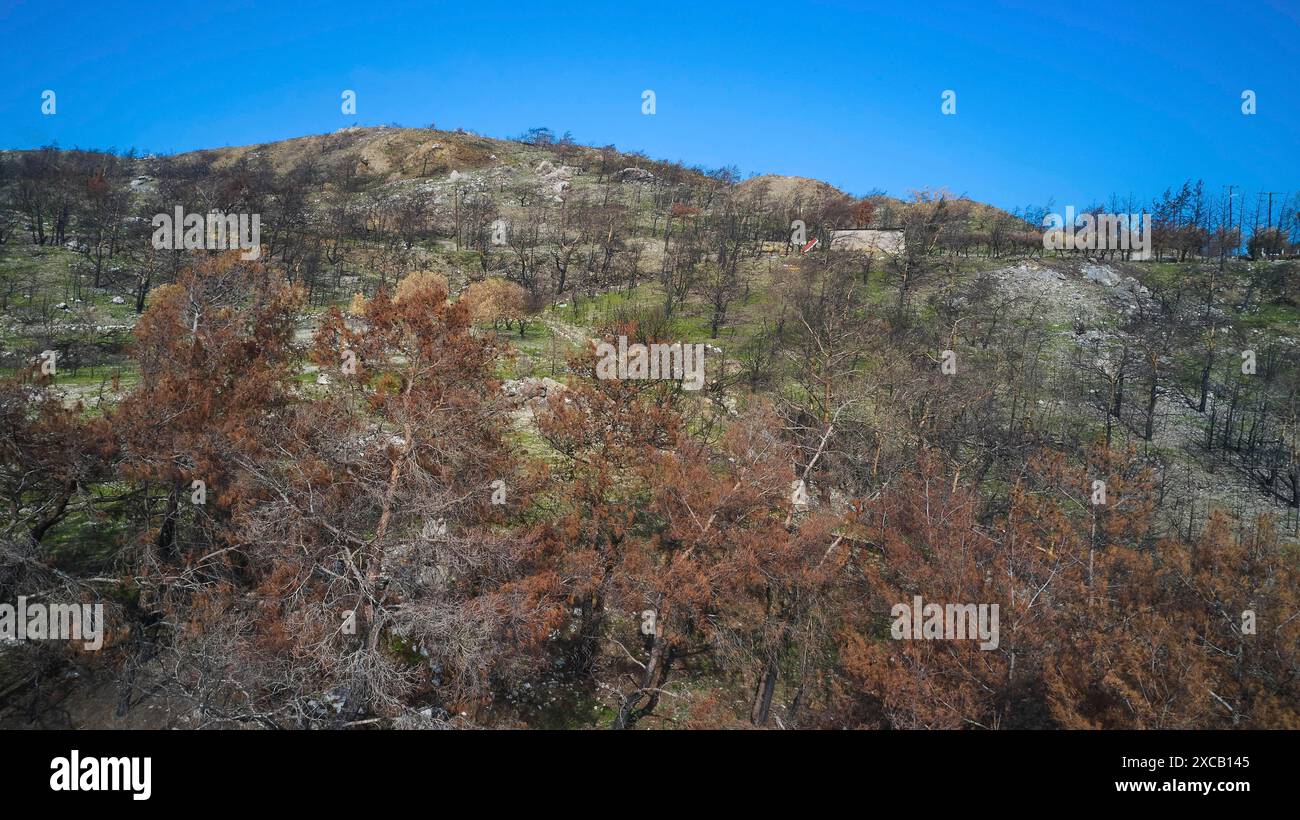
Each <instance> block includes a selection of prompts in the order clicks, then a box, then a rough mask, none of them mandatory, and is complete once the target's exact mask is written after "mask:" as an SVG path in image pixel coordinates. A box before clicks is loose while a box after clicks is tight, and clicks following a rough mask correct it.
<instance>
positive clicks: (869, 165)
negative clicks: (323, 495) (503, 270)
mask: <svg viewBox="0 0 1300 820" xmlns="http://www.w3.org/2000/svg"><path fill="white" fill-rule="evenodd" d="M112 6H117V7H112ZM1067 7H1073V8H1067ZM0 45H2V46H3V47H0V147H3V148H30V147H35V146H39V145H43V144H48V143H50V142H55V141H57V143H58V144H59V145H60V146H62V147H65V148H68V147H83V148H84V147H95V148H106V147H117V148H120V149H124V148H127V147H132V146H134V147H136V148H138V149H141V150H144V151H155V152H171V151H183V150H189V149H194V148H202V147H213V146H222V145H242V144H248V143H256V142H265V141H270V140H278V139H283V138H287V137H294V136H300V135H303V134H311V133H321V132H325V131H331V130H334V129H337V128H340V127H343V126H345V125H351V124H354V123H356V124H362V125H380V124H391V123H399V124H402V125H408V126H422V125H427V124H428V123H430V122H436V124H437V126H438V127H440V128H456V127H465V128H469V129H473V130H475V131H478V132H480V133H483V134H486V135H489V136H499V137H509V136H514V135H517V134H519V133H521V132H522V131H524V130H525V129H526V128H528V127H530V126H543V125H544V126H549V127H550V128H552V129H554V130H555V131H556V132H557V133H559V132H563V131H565V130H569V131H572V132H573V134H574V136H575V138H577V139H578V140H579V141H581V142H587V143H597V144H605V143H614V144H616V145H617V146H618V147H619V148H621V149H624V150H641V151H644V152H646V153H647V154H648V155H650V156H652V157H655V158H659V159H679V160H683V161H685V162H687V163H689V164H697V163H698V164H701V165H706V166H709V167H716V166H720V165H730V164H734V165H737V166H739V168H740V169H741V171H742V172H743V173H746V174H748V173H751V172H757V173H781V174H798V175H802V176H809V177H817V178H820V179H825V180H827V181H829V182H831V183H833V184H836V185H838V186H840V187H842V188H844V189H846V190H848V191H850V192H852V193H856V194H862V193H865V192H867V191H868V190H870V189H872V188H876V187H879V188H884V189H886V190H888V191H889V192H890V193H894V194H903V193H905V192H906V191H907V190H908V189H911V188H917V187H922V186H939V185H943V186H947V187H948V188H949V189H951V190H953V191H954V192H957V193H965V194H968V195H970V196H972V197H974V198H976V199H979V200H983V201H987V202H992V203H994V204H997V205H1001V206H1004V207H1012V206H1016V205H1025V204H1044V203H1045V202H1046V201H1047V200H1048V198H1053V199H1054V200H1055V202H1056V204H1057V205H1058V206H1062V207H1063V206H1064V205H1066V204H1076V205H1080V206H1082V205H1087V204H1089V203H1090V202H1092V201H1094V200H1097V199H1100V198H1101V197H1104V196H1105V195H1107V194H1109V193H1112V192H1115V193H1120V194H1128V193H1133V194H1135V195H1137V196H1139V197H1141V198H1143V199H1146V198H1148V197H1150V196H1151V195H1153V194H1154V193H1157V192H1158V191H1160V190H1163V189H1164V187H1166V186H1167V185H1171V184H1176V183H1178V182H1180V181H1181V180H1183V179H1185V178H1187V177H1203V178H1205V179H1206V181H1207V183H1209V184H1210V185H1212V186H1215V187H1216V189H1217V186H1219V185H1222V184H1226V183H1234V184H1237V185H1241V186H1245V189H1246V190H1247V191H1254V190H1259V189H1270V190H1290V191H1292V193H1293V194H1294V193H1296V192H1297V191H1300V174H1298V173H1297V167H1298V165H1300V163H1297V160H1296V151H1297V148H1298V147H1300V87H1298V86H1297V82H1296V76H1297V72H1298V69H1300V59H1297V58H1298V57H1300V2H1297V0H1288V2H1279V1H1278V0H1273V2H1224V3H1214V2H1206V0H1186V2H1179V3H1166V2H1142V3H1138V2H1129V3H1122V4H1121V3H1112V2H1108V0H1101V2H1095V3H1085V4H1067V3H1044V2H1034V3H1028V2H1025V3H1021V2H1016V3H1001V4H996V5H994V4H991V3H987V2H976V0H968V1H967V2H916V1H915V0H909V1H908V2H898V1H897V0H894V2H889V3H842V2H825V3H798V2H765V1H764V0H750V2H743V3H713V2H687V3H673V2H659V3H653V4H651V3H645V4H641V3H636V2H628V3H609V4H596V3H554V4H552V3H547V2H533V3H523V2H499V1H498V0H461V1H460V2H455V3H419V4H415V3H381V2H356V1H355V0H353V2H333V0H318V2H313V3H303V4H295V3H289V2H269V0H267V1H266V2H260V3H249V2H218V3H210V2H202V1H201V0H199V2H170V3H151V2H132V3H123V4H111V3H99V2H91V0H82V2H79V3H63V2H59V0H36V1H34V2H12V0H0ZM44 89H52V90H54V91H55V92H56V94H57V95H58V96H57V105H58V109H57V114H55V115H54V116H43V115H42V114H41V111H40V104H41V92H42V91H43V90H44ZM344 89H354V90H355V91H356V92H357V97H358V99H357V114H356V115H355V116H344V115H343V114H342V113H341V112H340V108H339V106H340V94H341V93H342V91H343V90H344ZM644 89H653V90H654V91H655V92H656V95H657V113H656V114H655V115H654V116H643V115H642V114H641V92H642V91H643V90H644ZM945 89H952V90H953V91H955V92H956V94H957V114H956V116H943V115H942V114H941V113H940V103H941V99H940V95H941V94H942V92H943V91H944V90H945ZM1243 89H1252V90H1254V91H1255V92H1256V94H1257V100H1258V113H1257V114H1256V115H1255V116H1243V115H1242V113H1241V93H1242V91H1243Z"/></svg>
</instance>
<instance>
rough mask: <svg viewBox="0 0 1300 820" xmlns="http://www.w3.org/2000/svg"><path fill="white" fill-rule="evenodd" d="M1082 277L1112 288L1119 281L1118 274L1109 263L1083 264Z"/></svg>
mask: <svg viewBox="0 0 1300 820" xmlns="http://www.w3.org/2000/svg"><path fill="white" fill-rule="evenodd" d="M1083 278H1084V279H1087V280H1088V281H1089V282H1096V283H1098V284H1100V285H1105V286H1106V287H1108V288H1113V287H1115V286H1116V285H1118V284H1119V283H1120V275H1119V274H1118V273H1116V272H1115V269H1114V268H1112V267H1110V266H1109V265H1084V266H1083Z"/></svg>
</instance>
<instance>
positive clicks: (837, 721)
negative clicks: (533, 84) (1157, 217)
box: [0, 128, 1300, 728]
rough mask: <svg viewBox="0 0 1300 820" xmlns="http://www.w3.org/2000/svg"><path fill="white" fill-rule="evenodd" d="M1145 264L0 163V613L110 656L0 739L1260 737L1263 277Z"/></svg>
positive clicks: (928, 235) (315, 140)
mask: <svg viewBox="0 0 1300 820" xmlns="http://www.w3.org/2000/svg"><path fill="white" fill-rule="evenodd" d="M176 208H181V209H182V211H183V212H184V213H187V214H197V215H203V216H206V215H208V214H219V215H224V216H230V217H235V220H234V222H233V224H234V225H236V226H238V225H239V224H240V223H239V220H238V217H239V216H241V215H242V216H244V217H250V218H251V217H252V216H256V217H257V218H258V222H257V223H256V224H257V225H258V226H259V231H260V233H259V234H258V236H257V238H256V241H255V242H254V241H252V237H251V235H250V236H249V239H250V243H249V244H248V245H239V246H237V247H225V248H217V247H210V246H201V247H197V248H191V249H172V248H167V247H158V245H157V244H156V243H155V241H154V239H155V236H156V233H157V231H158V227H157V225H156V224H155V221H156V219H157V217H158V216H159V215H163V216H167V217H168V218H169V219H170V216H171V215H172V214H174V213H175V209H176ZM1211 211H1212V209H1207V210H1206V212H1207V213H1209V212H1211ZM1162 220H1163V221H1162V222H1161V223H1160V227H1159V231H1158V233H1157V234H1156V239H1155V240H1154V241H1155V248H1154V250H1155V253H1154V254H1153V257H1154V258H1153V259H1151V260H1149V261H1140V260H1138V259H1136V258H1135V257H1134V254H1132V253H1130V252H1127V251H1124V250H1106V249H1102V250H1092V251H1089V250H1080V251H1073V250H1071V251H1055V252H1053V251H1047V250H1044V248H1043V242H1042V233H1041V227H1040V226H1039V223H1036V222H1035V221H1034V220H1027V219H1025V218H1022V215H1018V214H1011V213H1007V212H1005V211H1002V210H1000V209H997V208H994V207H992V206H988V205H984V204H981V203H976V202H973V201H971V200H969V199H966V198H963V197H957V196H952V195H951V194H948V193H947V192H943V191H939V192H934V191H928V192H920V193H918V194H916V195H909V196H908V197H906V198H895V197H891V196H888V195H884V194H879V193H875V194H872V195H869V196H866V197H860V198H859V197H853V196H850V195H848V194H845V193H843V192H841V191H839V190H838V189H836V188H834V187H833V186H830V185H828V184H826V183H824V182H820V181H817V180H811V179H804V178H801V177H784V176H774V175H764V176H756V177H752V178H750V179H747V180H743V181H741V180H739V179H738V178H737V177H736V174H735V173H734V172H733V171H731V170H729V169H704V168H687V167H683V166H682V165H680V164H678V163H671V162H663V161H657V160H652V159H649V158H647V157H645V156H642V155H640V154H637V153H632V152H621V151H618V150H615V149H614V148H612V147H608V148H596V147H589V146H581V145H575V144H570V143H567V142H565V141H562V140H561V141H556V140H554V139H553V138H552V137H550V136H547V135H545V134H539V133H538V132H536V131H535V132H532V134H531V136H530V137H529V141H527V142H525V141H511V140H496V139H489V138H485V137H480V136H476V135H473V134H469V133H462V132H447V131H436V130H431V129H407V128H349V129H343V130H341V131H339V132H335V133H332V134H326V135H317V136H308V137H301V138H297V139H290V140H284V141H280V142H274V143H268V144H263V145H251V146H242V147H235V148H221V149H212V150H204V151H195V152H190V153H185V154H180V155H177V156H159V157H135V156H132V155H128V156H113V155H109V154H97V153H93V152H63V151H57V150H54V149H50V150H42V151H35V152H5V153H3V154H0V330H3V335H2V336H0V366H3V368H4V370H5V373H4V376H5V378H4V379H3V380H2V381H0V419H2V420H3V427H2V428H0V498H3V500H4V502H5V507H6V510H7V512H6V513H5V515H6V516H7V519H6V520H5V521H4V522H3V523H4V529H3V536H2V538H3V540H0V588H3V592H4V593H6V595H7V596H9V597H12V596H10V593H12V595H18V594H23V595H27V594H33V595H35V594H37V593H40V594H46V595H51V594H52V595H56V596H63V598H67V599H69V600H83V599H84V600H87V601H90V600H93V601H96V602H99V603H101V604H103V605H104V606H105V611H106V613H107V619H108V624H109V626H108V628H107V631H106V634H105V635H104V641H105V643H104V648H103V650H102V651H99V650H96V651H94V652H91V651H79V650H76V649H75V648H68V647H66V646H50V645H48V644H39V645H38V644H30V643H28V644H15V645H9V644H5V645H3V646H0V724H2V725H6V726H46V727H49V726H68V725H75V726H114V725H126V724H129V725H132V726H150V727H190V728H197V727H208V726H222V727H232V726H258V727H266V728H273V727H274V728H279V727H335V728H343V727H348V728H352V727H362V726H367V727H368V726H385V727H397V728H414V727H425V728H471V727H500V728H504V727H567V728H595V727H610V728H635V727H660V726H661V727H670V726H687V727H740V726H760V727H762V726H770V727H778V726H780V727H786V728H790V727H798V728H844V727H879V728H910V727H918V726H925V727H945V728H947V727H952V728H956V727H965V726H970V725H978V726H1005V727H1017V728H1067V727H1081V726H1105V727H1113V728H1121V727H1123V728H1131V727H1168V728H1191V727H1222V726H1229V725H1233V726H1239V725H1248V726H1272V725H1278V724H1281V723H1286V722H1288V721H1291V722H1294V721H1295V720H1297V717H1296V716H1297V714H1300V712H1297V709H1298V708H1300V697H1297V692H1298V690H1297V684H1296V680H1297V679H1296V677H1295V676H1294V675H1293V674H1291V672H1290V671H1288V670H1292V671H1293V670H1294V665H1295V662H1296V655H1295V653H1296V647H1297V646H1300V631H1297V630H1300V621H1297V620H1295V619H1294V618H1292V619H1291V620H1287V618H1286V614H1287V613H1291V612H1293V611H1294V608H1295V606H1296V601H1297V599H1298V596H1300V584H1298V583H1297V563H1296V550H1297V537H1298V536H1300V286H1298V285H1297V282H1300V278H1298V277H1297V276H1296V273H1297V272H1298V269H1297V266H1298V264H1300V263H1298V262H1297V260H1296V259H1295V258H1294V257H1293V256H1289V255H1288V252H1285V251H1283V252H1278V253H1270V252H1265V251H1262V250H1259V246H1258V245H1254V246H1248V247H1250V248H1253V250H1251V255H1248V254H1246V253H1241V252H1240V251H1241V250H1243V249H1242V248H1239V247H1236V246H1234V247H1233V249H1232V252H1228V251H1227V250H1226V248H1225V244H1224V240H1223V239H1222V236H1223V229H1222V226H1219V225H1214V224H1211V223H1210V222H1208V221H1206V222H1205V223H1204V224H1202V223H1200V222H1196V221H1195V220H1191V219H1184V218H1183V217H1182V216H1179V215H1174V216H1172V217H1170V216H1166V217H1162ZM799 223H803V229H804V230H805V231H806V237H805V238H806V239H813V238H827V237H829V236H830V235H831V234H832V233H833V232H834V231H837V230H843V229H861V228H869V229H885V230H891V231H898V232H900V233H901V235H902V237H903V239H904V240H905V241H904V242H903V243H900V245H899V246H898V250H897V251H896V252H890V253H883V252H876V253H871V252H865V251H848V250H837V249H833V248H830V247H829V246H830V242H829V241H826V242H820V243H817V244H815V245H809V244H808V243H806V242H797V241H794V234H795V232H796V229H797V226H798V224H799ZM249 224H252V223H251V222H250V223H249ZM182 225H183V223H182ZM225 225H226V223H224V222H223V230H226V228H225V227H224V226H225ZM200 233H202V232H200ZM235 233H236V234H237V233H238V231H236V232H235ZM216 235H217V234H215V233H213V234H212V235H211V236H216ZM196 237H197V238H198V239H199V240H201V241H204V242H205V241H209V240H210V238H211V237H210V236H208V235H206V234H205V235H203V236H200V235H199V234H196ZM1237 244H1238V245H1240V244H1241V243H1237ZM805 247H807V250H806V251H805ZM249 253H251V254H253V255H255V256H256V258H255V259H250V258H244V257H246V256H247V255H248V254H249ZM638 344H640V345H646V346H647V347H646V349H643V350H641V351H640V352H639V353H638V350H637V345H638ZM651 345H659V346H660V347H649V346H651ZM695 350H698V351H699V354H698V357H694V358H692V356H693V355H694V354H693V351H695ZM610 351H614V352H610ZM618 351H621V352H618ZM638 355H643V356H645V360H646V361H648V362H649V361H652V362H653V369H651V365H650V364H647V365H646V370H645V372H644V373H640V374H638V372H637V370H636V369H635V366H634V364H633V362H634V361H635V358H636V356H638ZM610 357H614V358H618V357H621V360H620V361H617V362H615V361H614V360H613V359H612V358H610ZM674 357H676V358H674ZM692 362H694V363H695V364H697V365H698V366H699V368H700V369H699V370H698V371H697V373H696V375H698V376H699V377H700V383H699V384H697V385H695V386H698V387H700V388H701V389H698V390H697V389H693V386H692V385H691V383H690V381H691V379H690V377H689V374H687V373H686V372H685V371H686V370H688V369H689V368H690V365H691V363H692ZM1247 362H1249V367H1247ZM661 365H662V368H663V369H662V370H661V369H660V366H661ZM674 368H675V369H674ZM611 373H613V374H615V375H613V376H611V375H610V374H611ZM651 374H654V375H651ZM918 595H919V596H923V597H924V599H925V600H926V601H931V600H933V601H940V602H942V601H947V602H962V603H963V604H965V603H969V604H970V605H971V606H972V607H975V606H977V605H978V606H983V607H985V608H986V610H985V611H987V607H989V606H997V607H1000V611H1001V613H1002V615H1001V618H1002V620H1001V624H1002V627H1001V629H1002V632H1001V633H1000V634H986V635H984V636H983V640H982V644H983V645H981V643H976V642H972V641H965V640H961V641H955V642H952V643H948V644H945V645H944V647H943V648H942V649H941V650H940V649H936V648H935V646H934V645H933V644H927V643H925V642H924V641H916V642H913V641H911V640H905V639H902V638H899V636H898V635H896V634H893V632H891V621H892V620H893V618H895V617H897V616H896V615H895V614H894V610H895V608H896V607H897V606H899V605H900V604H899V602H900V601H902V602H908V601H913V600H914V597H915V596H918ZM1246 611H1249V612H1251V613H1252V618H1253V617H1254V615H1255V614H1257V615H1258V616H1259V618H1260V622H1261V624H1266V625H1267V628H1266V629H1265V628H1262V629H1260V630H1259V634H1257V635H1256V634H1253V633H1252V634H1251V636H1250V638H1249V639H1248V638H1247V637H1246V633H1244V632H1243V631H1242V628H1241V623H1242V613H1243V612H1246ZM917 617H918V619H919V617H920V616H919V614H918V615H917ZM985 625H986V626H987V624H985ZM904 637H906V636H904ZM1247 640H1252V641H1254V642H1253V643H1249V644H1247V643H1245V642H1246V641H1247ZM990 644H992V645H990ZM1243 646H1249V647H1251V649H1250V650H1249V651H1246V650H1233V651H1234V652H1239V654H1236V655H1233V654H1231V653H1227V652H1220V651H1212V650H1211V649H1208V648H1207V647H1243ZM1114 647H1123V648H1125V651H1123V652H1120V651H1110V649H1111V648H1114ZM1171 659H1176V661H1177V662H1176V663H1175V662H1173V660H1171ZM1153 680H1154V683H1153V682H1152V681H1153ZM1188 681H1195V682H1205V681H1208V682H1210V683H1207V684H1205V685H1204V686H1202V685H1200V683H1198V684H1197V685H1196V686H1191V685H1190V684H1187V682H1188ZM1210 689H1212V691H1213V694H1214V696H1215V698H1219V699H1221V700H1222V701H1224V702H1227V703H1230V704H1232V706H1231V711H1225V710H1223V709H1222V708H1221V707H1220V706H1219V705H1218V703H1219V701H1216V700H1215V699H1214V698H1211V697H1210V696H1209V695H1208V694H1206V692H1207V691H1209V690H1210ZM1139 691H1142V692H1157V691H1158V692H1160V693H1161V696H1159V697H1156V696H1154V695H1153V696H1151V697H1150V698H1146V699H1144V698H1142V697H1138V696H1136V695H1135V694H1134V693H1135V692H1139ZM1243 716H1244V717H1243Z"/></svg>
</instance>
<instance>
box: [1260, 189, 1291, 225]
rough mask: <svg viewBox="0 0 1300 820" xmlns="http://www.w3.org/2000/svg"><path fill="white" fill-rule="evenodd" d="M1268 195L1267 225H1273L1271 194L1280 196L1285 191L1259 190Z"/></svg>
mask: <svg viewBox="0 0 1300 820" xmlns="http://www.w3.org/2000/svg"><path fill="white" fill-rule="evenodd" d="M1260 193H1262V194H1264V195H1266V196H1267V197H1268V227H1270V228H1271V227H1273V195H1274V194H1276V195H1278V196H1282V195H1283V194H1285V193H1286V191H1260Z"/></svg>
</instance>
